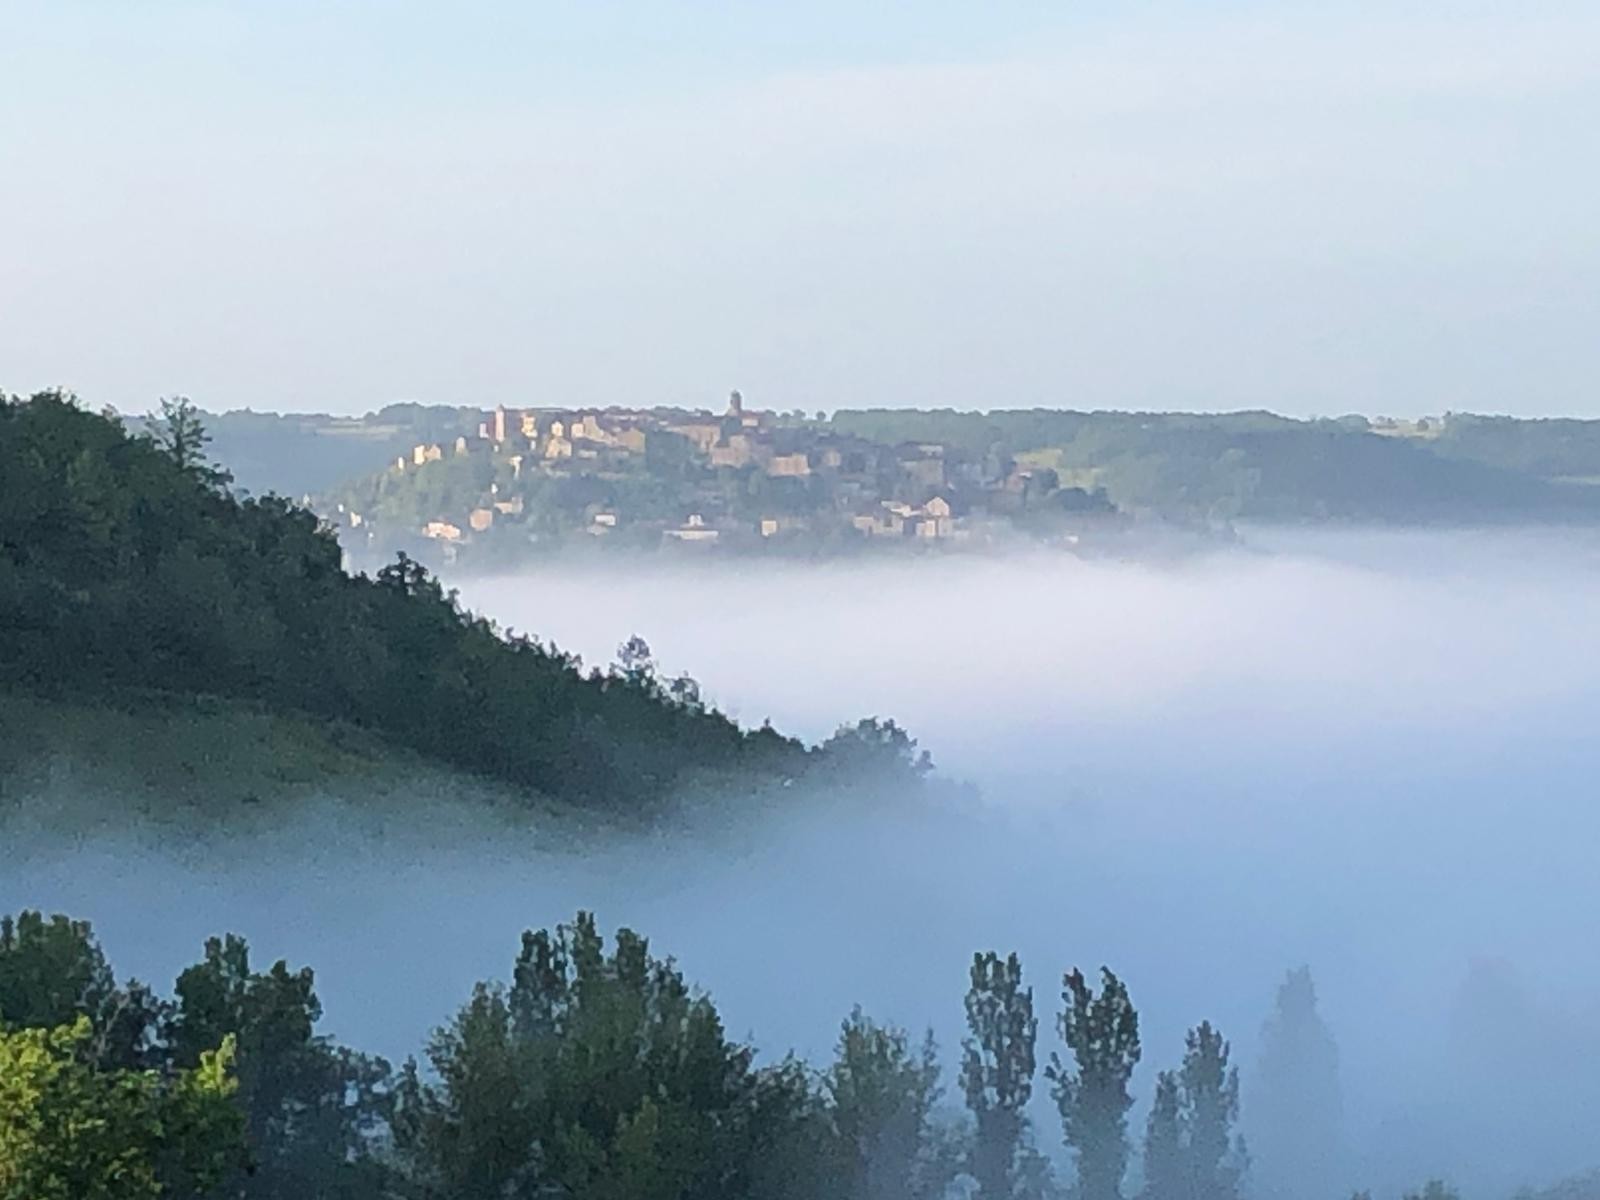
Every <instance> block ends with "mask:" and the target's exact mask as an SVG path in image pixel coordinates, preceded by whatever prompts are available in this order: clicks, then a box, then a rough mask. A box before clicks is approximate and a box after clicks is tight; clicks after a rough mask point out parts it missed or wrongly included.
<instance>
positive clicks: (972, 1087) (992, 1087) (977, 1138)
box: [961, 951, 1039, 1200]
mask: <svg viewBox="0 0 1600 1200" xmlns="http://www.w3.org/2000/svg"><path fill="white" fill-rule="evenodd" d="M966 1008H967V1030H968V1034H969V1036H968V1037H967V1039H966V1040H965V1041H964V1042H963V1043H962V1057H961V1090H962V1093H963V1095H965V1097H966V1101H967V1108H968V1110H969V1111H970V1112H971V1113H972V1116H973V1120H974V1121H975V1122H976V1132H975V1135H974V1140H973V1146H972V1162H971V1171H972V1176H973V1178H974V1179H976V1180H977V1181H978V1194H979V1195H980V1196H982V1197H984V1200H995V1198H998V1197H1006V1198H1009V1197H1011V1196H1013V1195H1016V1194H1017V1191H1018V1185H1019V1183H1020V1180H1019V1179H1018V1172H1019V1167H1020V1165H1021V1161H1022V1157H1023V1152H1024V1147H1025V1144H1026V1133H1027V1126H1028V1117H1027V1107H1028V1101H1029V1099H1030V1098H1031V1097H1032V1095H1033V1074H1034V1070H1035V1066H1036V1064H1035V1061H1034V1045H1035V1041H1036V1038H1037V1035H1038V1030H1039V1022H1038V1019H1037V1018H1036V1017H1035V1016H1034V1014H1033V989H1032V988H1025V987H1023V986H1022V963H1021V961H1020V960H1019V959H1018V958H1017V956H1016V955H1015V954H1011V955H1008V956H1007V957H1006V958H1004V959H1002V958H1001V957H1000V956H999V955H998V954H995V953H994V952H993V951H990V952H989V953H987V954H974V955H973V956H972V973H971V985H970V986H969V988H968V989H967V999H966Z"/></svg>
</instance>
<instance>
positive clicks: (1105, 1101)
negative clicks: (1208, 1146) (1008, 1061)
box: [1045, 967, 1140, 1200]
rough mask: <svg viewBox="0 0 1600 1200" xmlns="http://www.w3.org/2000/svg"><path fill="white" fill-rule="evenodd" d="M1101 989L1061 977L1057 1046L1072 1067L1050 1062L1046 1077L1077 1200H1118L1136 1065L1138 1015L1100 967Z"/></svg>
mask: <svg viewBox="0 0 1600 1200" xmlns="http://www.w3.org/2000/svg"><path fill="white" fill-rule="evenodd" d="M1100 974H1101V990H1100V994H1099V995H1096V994H1095V991H1094V989H1093V988H1092V987H1091V986H1090V985H1089V983H1088V982H1087V981H1086V980H1085V979H1084V977H1083V972H1081V971H1079V970H1076V969H1074V970H1072V971H1069V972H1068V973H1067V974H1066V975H1065V976H1063V978H1062V992H1061V1001H1062V1010H1061V1014H1060V1017H1059V1020H1058V1027H1059V1029H1060V1033H1061V1039H1062V1041H1064V1042H1065V1043H1066V1046H1067V1049H1068V1051H1069V1052H1070V1053H1071V1056H1072V1058H1071V1062H1070V1063H1068V1062H1064V1061H1063V1060H1062V1059H1061V1057H1060V1056H1059V1055H1057V1054H1054V1053H1052V1054H1051V1055H1050V1066H1049V1067H1047V1068H1046V1069H1045V1075H1046V1077H1047V1078H1048V1079H1049V1080H1050V1082H1051V1084H1052V1087H1051V1095H1052V1097H1053V1098H1054V1099H1055V1102H1056V1108H1057V1110H1058V1111H1059V1112H1060V1114H1061V1132H1062V1137H1063V1140H1064V1141H1065V1142H1066V1144H1067V1147H1068V1148H1069V1149H1070V1150H1072V1152H1073V1154H1074V1156H1075V1158H1076V1160H1077V1165H1078V1191H1079V1194H1080V1196H1081V1197H1082V1200H1118V1198H1119V1197H1120V1196H1121V1194H1122V1177H1123V1175H1124V1174H1125V1173H1126V1171H1127V1167H1128V1109H1129V1108H1131V1107H1132V1106H1133V1096H1132V1095H1131V1094H1130V1093H1129V1091H1128V1083H1129V1080H1130V1079H1132V1077H1133V1069H1134V1067H1136V1066H1137V1065H1138V1063H1139V1054H1140V1049H1139V1014H1138V1013H1137V1012H1136V1011H1135V1009H1134V1007H1133V1002H1132V1000H1130V999H1129V998H1128V989H1127V988H1126V986H1124V984H1123V982H1122V981H1121V980H1120V979H1118V978H1117V977H1116V975H1115V974H1113V973H1112V972H1111V970H1110V969H1109V968H1105V967H1102V968H1101V971H1100Z"/></svg>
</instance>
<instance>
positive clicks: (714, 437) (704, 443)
mask: <svg viewBox="0 0 1600 1200" xmlns="http://www.w3.org/2000/svg"><path fill="white" fill-rule="evenodd" d="M666 428H667V431H668V432H669V433H675V434H677V435H678V436H679V437H685V438H688V439H689V440H690V441H691V442H693V443H694V446H695V449H696V450H698V451H700V453H701V454H708V453H710V451H711V447H713V446H715V445H716V444H717V442H718V441H719V440H720V439H721V437H722V422H721V421H713V420H711V419H710V418H709V417H708V418H706V419H704V420H695V421H675V422H673V423H672V424H670V425H668V426H667V427H666Z"/></svg>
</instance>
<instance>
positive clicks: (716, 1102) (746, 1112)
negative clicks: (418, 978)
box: [395, 913, 817, 1200]
mask: <svg viewBox="0 0 1600 1200" xmlns="http://www.w3.org/2000/svg"><path fill="white" fill-rule="evenodd" d="M429 1057H430V1059H431V1061H432V1065H433V1068H434V1071H435V1073H436V1075H437V1076H438V1082H437V1083H436V1084H435V1083H428V1082H424V1081H422V1080H421V1079H420V1076H419V1075H418V1073H417V1072H416V1071H415V1069H414V1068H413V1069H411V1070H409V1071H408V1072H407V1075H406V1078H405V1080H404V1081H403V1083H402V1086H401V1092H400V1102H399V1104H398V1106H397V1112H396V1119H395V1136H396V1143H397V1145H398V1147H399V1148H400V1150H401V1152H402V1154H403V1155H404V1157H405V1159H406V1160H407V1162H409V1163H410V1164H411V1167H412V1170H413V1172H414V1174H415V1176H416V1177H417V1178H418V1179H419V1180H420V1181H422V1183H423V1184H424V1186H425V1187H426V1188H427V1189H428V1191H427V1194H428V1195H430V1196H441V1197H450V1198H451V1200H456V1198H460V1200H477V1198H479V1197H482V1198H484V1200H488V1198H490V1197H494V1198H496V1200H499V1198H502V1197H522V1196H528V1197H533V1196H541V1197H542V1196H552V1195H553V1196H584V1197H590V1196H593V1197H601V1198H607V1197H615V1198H616V1200H678V1198H681V1197H688V1196H693V1197H705V1198H706V1200H723V1198H727V1200H734V1198H736V1197H744V1196H747V1195H750V1194H751V1193H752V1189H753V1188H754V1187H755V1185H756V1181H757V1179H758V1178H760V1177H762V1171H763V1169H764V1167H765V1164H766V1162H767V1161H768V1160H770V1161H771V1162H788V1163H793V1162H796V1161H798V1160H799V1156H798V1154H797V1153H796V1147H798V1146H801V1145H804V1144H806V1140H807V1139H808V1138H814V1137H815V1136H816V1132H817V1120H816V1113H815V1111H814V1106H813V1105H812V1104H811V1102H810V1098H809V1096H808V1095H807V1093H806V1089H805V1088H804V1086H803V1081H802V1080H801V1079H800V1078H799V1077H798V1076H797V1074H796V1071H795V1069H794V1067H793V1066H792V1065H790V1064H785V1065H781V1066H779V1067H776V1068H773V1069H771V1070H768V1071H757V1070H755V1069H754V1068H753V1066H752V1052H751V1050H750V1049H749V1048H748V1047H747V1046H743V1045H741V1044H738V1043H736V1042H733V1041H731V1040H729V1039H728V1037H727V1035H726V1033H725V1032H724V1030H723V1027H722V1023H721V1019H720V1018H719V1017H718V1015H717V1011H716V1009H715V1007H714V1006H713V1005H712V1003H711V1001H710V1000H709V999H708V998H707V997H705V996H703V995H698V994H696V993H694V992H693V991H692V990H691V989H690V988H689V986H688V984H686V983H685V982H684V979H683V976H682V975H681V973H680V972H679V971H678V970H677V968H676V967H675V966H674V965H673V964H672V962H671V961H670V960H661V959H657V958H655V957H654V956H652V955H651V953H650V951H649V945H648V943H647V942H646V940H645V939H644V938H642V937H640V936H639V935H637V934H635V933H633V932H632V931H630V930H626V929H624V930H620V931H619V932H618V934H617V937H616V941H615V945H614V947H613V948H612V949H611V950H610V951H609V952H608V951H607V949H606V947H605V945H604V942H603V940H602V939H601V937H600V934H599V932H598V930H597V928H596V925H595V921H594V918H593V916H592V915H590V914H588V913H580V914H579V915H578V918H577V920H576V921H575V922H574V923H573V924H571V925H563V926H559V927H558V928H557V929H556V930H555V931H554V932H551V931H549V930H541V931H539V932H537V933H534V932H529V933H526V934H524V935H523V943H522V952H521V953H520V954H519V956H518V958H517V961H516V965H515V969H514V973H513V978H512V984H511V987H510V988H509V989H508V990H504V991H502V990H500V989H496V988H493V987H488V986H480V987H479V988H478V990H477V991H476V992H475V993H474V996H473V999H472V1001H471V1002H470V1003H469V1004H468V1005H467V1006H466V1008H464V1009H463V1010H462V1012H461V1013H460V1014H458V1015H457V1017H456V1019H455V1021H454V1022H452V1024H451V1025H449V1026H447V1027H446V1028H445V1029H444V1030H442V1031H441V1032H440V1033H439V1034H438V1035H437V1036H436V1037H435V1039H434V1041H433V1043H432V1044H431V1046H430V1048H429ZM770 1194H774V1195H782V1194H784V1193H783V1192H782V1191H781V1190H774V1191H773V1192H772V1193H770Z"/></svg>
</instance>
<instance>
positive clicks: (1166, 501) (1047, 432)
mask: <svg viewBox="0 0 1600 1200" xmlns="http://www.w3.org/2000/svg"><path fill="white" fill-rule="evenodd" d="M830 424H831V425H832V426H833V427H835V428H837V429H840V430H841V431H843V432H845V433H848V434H853V435H857V436H861V437H870V438H897V439H906V440H911V441H918V442H932V443H939V444H943V445H947V446H951V447H955V448H958V449H960V450H962V451H963V452H965V453H976V454H982V453H993V452H996V451H999V452H1003V453H1008V454H1011V455H1014V456H1016V457H1017V458H1018V461H1019V462H1022V463H1025V464H1030V465H1033V466H1036V467H1040V468H1049V469H1053V470H1055V471H1056V472H1057V474H1058V477H1059V479H1060V481H1061V483H1062V484H1063V485H1076V486H1078V487H1086V488H1101V489H1104V491H1105V493H1106V495H1107V496H1109V497H1110V499H1111V500H1112V501H1113V502H1114V503H1116V504H1117V505H1118V506H1119V507H1121V508H1124V509H1127V510H1129V511H1132V512H1138V513H1149V514H1154V515H1159V516H1164V517H1169V518H1176V519H1185V520H1192V519H1200V520H1232V519H1236V518H1239V519H1252V520H1271V521H1320V520H1334V521H1394V522H1409V521H1416V522H1445V523H1449V522H1461V523H1468V522H1478V521H1502V520H1570V519H1584V520H1593V519H1596V518H1597V517H1600V492H1597V491H1595V490H1594V489H1593V488H1591V487H1587V486H1583V485H1585V484H1593V483H1594V482H1596V481H1597V480H1600V421H1535V420H1519V419H1515V418H1509V417H1507V418H1489V417H1475V416H1470V415H1461V414H1450V415H1448V416H1445V417H1442V418H1432V419H1422V420H1418V421H1414V422H1402V421H1393V420H1387V419H1383V418H1377V419H1368V418H1366V417H1361V416H1351V417H1341V418H1338V419H1324V420H1297V419H1294V418H1290V417H1283V416H1279V415H1277V414H1274V413H1269V412H1238V413H1203V414H1202V413H1195V414H1190V413H1159V412H1147V413H1135V412H1074V411H1064V410H1058V409H1011V410H1003V409H1002V410H996V411H993V412H962V411H956V410H953V409H934V410H899V409H862V410H843V411H840V412H837V413H835V414H834V415H833V417H832V418H831V421H830Z"/></svg>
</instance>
